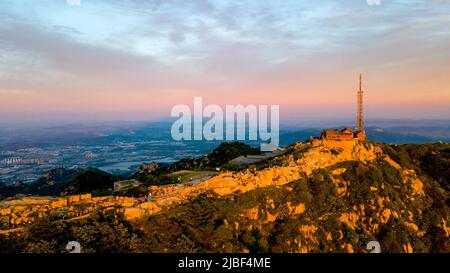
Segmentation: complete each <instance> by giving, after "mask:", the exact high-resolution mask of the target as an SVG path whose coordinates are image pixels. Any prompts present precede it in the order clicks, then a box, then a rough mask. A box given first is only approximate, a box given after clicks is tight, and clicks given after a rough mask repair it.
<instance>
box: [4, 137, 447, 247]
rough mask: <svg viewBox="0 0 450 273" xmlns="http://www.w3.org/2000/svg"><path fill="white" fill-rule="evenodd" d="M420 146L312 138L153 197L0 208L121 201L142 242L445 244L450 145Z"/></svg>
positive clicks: (88, 207) (100, 205)
mask: <svg viewBox="0 0 450 273" xmlns="http://www.w3.org/2000/svg"><path fill="white" fill-rule="evenodd" d="M419 147H420V150H418V148H408V149H406V151H404V150H403V148H402V147H399V146H387V145H381V144H375V143H370V142H362V141H358V140H346V141H330V140H313V141H310V142H307V143H296V144H294V145H292V146H290V147H288V148H287V149H286V152H285V153H284V154H282V155H279V156H277V157H275V158H274V159H271V160H267V161H264V162H261V163H258V164H255V165H252V166H250V167H249V168H247V169H246V170H243V171H239V172H224V173H221V174H219V175H217V176H215V177H212V178H211V179H209V180H207V181H204V182H200V183H198V184H193V183H185V184H178V185H170V186H161V187H158V186H152V187H150V188H149V192H150V193H151V194H152V197H151V199H150V201H149V202H143V203H139V202H136V201H135V200H134V199H132V198H123V197H101V198H97V199H96V198H92V197H90V198H85V200H81V199H80V200H75V201H76V202H74V201H69V199H67V198H66V199H64V200H62V199H61V200H60V199H58V200H53V199H51V200H53V201H50V203H49V200H50V199H49V200H47V201H45V202H44V203H45V204H43V203H40V202H43V201H42V200H40V201H36V200H34V201H33V202H37V203H36V204H34V203H33V204H31V203H30V204H28V205H26V206H24V205H23V204H21V202H22V203H27V202H31V201H29V200H31V199H22V200H15V201H9V203H8V202H0V215H2V216H0V217H4V218H5V217H9V218H8V221H9V225H11V223H13V224H18V223H23V222H26V221H29V222H33V221H34V220H35V219H37V218H39V217H41V216H42V215H44V214H45V213H50V212H55V211H60V212H66V213H67V212H71V213H72V214H67V215H69V217H68V218H72V217H75V219H76V218H77V217H81V216H86V217H89V214H90V213H91V212H92V211H93V210H96V209H102V210H104V209H108V208H109V209H114V210H117V209H118V208H120V209H119V211H121V212H123V213H124V215H125V217H126V218H127V219H128V220H131V221H132V223H133V228H132V229H131V232H137V233H136V236H138V237H139V243H138V245H139V246H138V249H139V250H138V251H144V252H197V251H202V252H204V251H212V252H248V251H252V252H366V251H367V250H366V245H367V243H368V242H369V241H372V240H377V241H379V242H380V244H381V247H382V251H384V252H430V251H435V252H448V251H450V249H449V239H448V238H449V234H450V228H449V209H448V196H449V194H448V180H446V176H445V172H442V170H445V169H446V168H447V167H448V164H449V153H448V151H449V145H448V144H436V145H431V146H426V147H425V146H424V147H422V146H419ZM418 151H420V153H418ZM430 158H432V159H433V162H435V163H433V164H428V163H427V162H428V161H429V160H430ZM424 162H425V163H426V164H424ZM447 170H448V168H447ZM440 173H442V174H440ZM436 174H440V175H436ZM68 198H74V197H68ZM75 198H76V197H75ZM27 200H28V201H27ZM49 204H50V205H49ZM24 207H26V208H27V209H23V208H24ZM41 212H42V214H40V213H41ZM63 214H64V213H63ZM11 219H13V221H12V222H11ZM18 219H21V220H18ZM147 219H148V220H147Z"/></svg>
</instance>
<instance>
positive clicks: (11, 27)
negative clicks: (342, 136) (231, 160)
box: [0, 0, 450, 123]
mask: <svg viewBox="0 0 450 273" xmlns="http://www.w3.org/2000/svg"><path fill="white" fill-rule="evenodd" d="M72 1H73V0H72ZM369 2H374V1H373V0H371V1H369ZM449 26H450V1H449V0H381V3H380V5H369V4H368V2H367V1H366V0H334V1H332V0H321V1H316V0H314V1H312V0H311V1H302V0H295V1H289V0H287V1H275V0H273V1H272V0H254V1H247V0H240V1H230V0H229V1H222V0H214V1H208V0H198V1H190V0H147V1H143V0H142V1H140V0H130V1H119V0H105V1H103V0H81V1H80V5H68V4H67V1H65V0H51V1H50V0H39V1H35V0H14V1H0V123H1V122H2V121H3V122H24V121H31V122H43V121H46V120H59V121H73V120H77V121H78V120H149V121H151V120H158V119H164V118H167V117H169V115H170V111H171V109H172V107H173V106H175V105H177V104H188V105H192V104H193V98H194V96H202V97H203V101H204V103H205V104H219V105H226V104H244V105H246V104H255V105H261V104H265V105H280V111H281V118H282V119H284V120H295V119H302V118H303V119H304V118H319V119H327V118H354V116H355V111H356V91H357V88H358V77H359V73H363V77H364V90H365V111H366V117H368V118H414V119H432V118H433V119H450V76H449V75H450V50H449V49H450V27H449Z"/></svg>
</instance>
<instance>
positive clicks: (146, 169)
mask: <svg viewBox="0 0 450 273" xmlns="http://www.w3.org/2000/svg"><path fill="white" fill-rule="evenodd" d="M259 154H261V152H260V151H259V150H258V149H255V148H253V147H251V146H249V145H247V144H244V143H241V142H224V143H221V144H220V145H219V146H218V147H217V148H216V149H214V150H213V151H212V152H211V153H209V154H207V155H205V156H202V157H200V158H185V159H182V160H180V161H177V162H175V163H173V164H170V165H160V164H157V163H151V164H142V165H141V167H140V168H139V170H138V171H137V172H136V173H135V174H134V175H133V178H135V179H138V180H146V179H147V178H148V177H151V178H152V179H155V176H160V175H164V174H167V173H171V172H176V171H181V170H195V169H208V168H216V167H221V166H223V165H224V164H227V163H228V162H229V161H230V160H232V159H235V158H236V157H239V156H241V155H259Z"/></svg>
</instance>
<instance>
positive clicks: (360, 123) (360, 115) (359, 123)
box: [356, 74, 364, 132]
mask: <svg viewBox="0 0 450 273" xmlns="http://www.w3.org/2000/svg"><path fill="white" fill-rule="evenodd" d="M363 95H364V91H363V90H362V74H359V90H358V112H357V113H356V131H357V132H364V100H363Z"/></svg>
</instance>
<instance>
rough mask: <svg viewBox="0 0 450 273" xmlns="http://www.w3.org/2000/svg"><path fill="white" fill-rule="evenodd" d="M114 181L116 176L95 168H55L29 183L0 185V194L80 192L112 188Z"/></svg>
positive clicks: (9, 195)
mask: <svg viewBox="0 0 450 273" xmlns="http://www.w3.org/2000/svg"><path fill="white" fill-rule="evenodd" d="M116 181H118V178H117V177H115V176H113V175H111V174H109V173H106V172H103V171H101V170H98V169H95V168H88V169H65V168H57V169H53V170H50V171H48V172H47V173H45V174H43V175H42V176H41V177H40V178H39V179H38V180H36V181H35V182H33V183H30V184H23V183H20V182H18V183H15V184H13V185H9V186H3V187H0V196H1V197H2V198H5V197H12V196H15V195H17V194H24V195H40V196H54V195H69V194H81V193H88V192H92V191H96V190H104V189H109V188H113V186H114V182H116Z"/></svg>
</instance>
